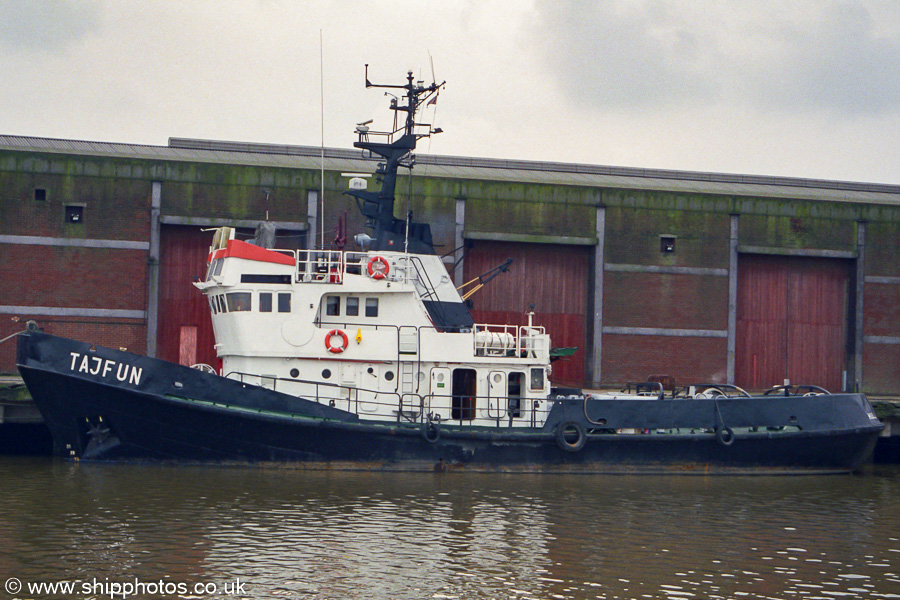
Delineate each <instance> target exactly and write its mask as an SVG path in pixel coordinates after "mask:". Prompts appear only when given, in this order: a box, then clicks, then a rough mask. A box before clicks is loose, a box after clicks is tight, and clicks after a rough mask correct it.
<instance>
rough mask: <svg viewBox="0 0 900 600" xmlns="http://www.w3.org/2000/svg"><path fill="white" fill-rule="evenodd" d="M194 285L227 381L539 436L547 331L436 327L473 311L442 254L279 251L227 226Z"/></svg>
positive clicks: (363, 410)
mask: <svg viewBox="0 0 900 600" xmlns="http://www.w3.org/2000/svg"><path fill="white" fill-rule="evenodd" d="M195 285H196V286H197V287H198V288H199V289H201V290H202V291H203V292H204V294H206V296H207V298H208V300H209V305H210V308H211V311H212V322H213V329H214V333H215V338H216V351H217V353H218V356H219V358H220V359H221V361H222V365H221V371H222V372H221V374H222V375H224V376H225V377H229V378H234V379H240V380H242V381H244V382H246V383H248V384H254V385H261V386H263V387H269V388H273V389H276V390H277V391H280V392H283V393H287V394H291V395H296V396H300V397H304V398H308V399H315V400H317V401H319V402H323V403H327V404H328V405H330V406H334V407H336V408H340V409H343V410H347V411H349V412H352V413H356V414H358V415H359V417H360V418H361V419H367V420H369V419H371V420H383V421H392V422H396V421H398V420H409V421H417V422H418V421H421V420H422V417H423V416H424V417H426V418H427V419H428V420H429V421H437V422H441V421H443V422H447V421H450V422H456V423H459V424H464V425H482V424H483V425H491V426H496V425H497V424H498V422H502V423H504V424H509V425H512V426H522V427H526V426H527V427H535V426H538V427H539V426H541V425H542V424H543V422H544V419H545V417H546V411H547V410H548V409H549V406H548V404H549V403H548V402H546V398H547V396H548V394H549V393H550V383H549V374H550V339H549V336H548V335H547V334H546V333H545V332H544V329H543V327H537V326H511V325H474V326H472V327H464V328H459V327H456V328H447V327H442V326H441V324H440V323H435V319H434V318H433V316H434V311H441V310H461V309H462V310H464V308H463V304H462V303H463V300H462V298H461V297H460V295H459V293H458V292H457V290H456V288H455V287H454V286H453V284H452V282H451V279H450V277H449V275H448V273H447V270H446V268H445V267H444V264H443V263H442V262H441V259H440V257H438V256H436V255H423V254H406V253H402V252H391V251H368V252H349V251H346V252H344V251H316V250H268V249H264V248H261V247H259V246H256V245H254V244H250V243H247V242H243V241H240V240H237V239H235V237H234V230H233V229H231V228H228V227H222V228H219V229H218V230H216V234H215V238H214V241H213V245H212V247H211V248H210V261H209V269H208V273H207V277H206V281H203V282H198V283H195ZM429 303H430V304H429ZM426 304H429V306H426ZM429 307H430V308H431V311H432V312H431V313H430V312H429ZM529 321H530V317H529Z"/></svg>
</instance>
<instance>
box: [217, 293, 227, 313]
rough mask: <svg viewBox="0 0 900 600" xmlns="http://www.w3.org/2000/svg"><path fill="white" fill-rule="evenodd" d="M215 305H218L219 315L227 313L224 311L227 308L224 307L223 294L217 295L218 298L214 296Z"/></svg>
mask: <svg viewBox="0 0 900 600" xmlns="http://www.w3.org/2000/svg"><path fill="white" fill-rule="evenodd" d="M216 304H218V305H219V312H220V313H223V312H228V311H227V310H226V309H227V307H226V306H225V295H224V294H219V295H218V296H216Z"/></svg>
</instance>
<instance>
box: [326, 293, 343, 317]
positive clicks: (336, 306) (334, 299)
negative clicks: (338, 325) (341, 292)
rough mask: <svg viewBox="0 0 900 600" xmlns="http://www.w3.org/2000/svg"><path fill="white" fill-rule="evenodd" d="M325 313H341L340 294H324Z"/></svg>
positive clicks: (331, 315) (336, 314) (334, 315)
mask: <svg viewBox="0 0 900 600" xmlns="http://www.w3.org/2000/svg"><path fill="white" fill-rule="evenodd" d="M325 314H326V315H328V316H329V317H336V316H338V315H340V314H341V297H340V296H325Z"/></svg>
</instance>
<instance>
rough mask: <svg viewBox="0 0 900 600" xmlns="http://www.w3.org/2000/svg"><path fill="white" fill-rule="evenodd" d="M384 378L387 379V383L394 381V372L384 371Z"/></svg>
mask: <svg viewBox="0 0 900 600" xmlns="http://www.w3.org/2000/svg"><path fill="white" fill-rule="evenodd" d="M384 378H385V379H387V380H388V381H393V380H394V372H393V371H385V372H384Z"/></svg>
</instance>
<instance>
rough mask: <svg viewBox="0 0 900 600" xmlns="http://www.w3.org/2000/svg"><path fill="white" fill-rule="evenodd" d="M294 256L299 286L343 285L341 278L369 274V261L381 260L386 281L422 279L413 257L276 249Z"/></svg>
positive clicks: (338, 251)
mask: <svg viewBox="0 0 900 600" xmlns="http://www.w3.org/2000/svg"><path fill="white" fill-rule="evenodd" d="M275 252H281V253H283V254H287V255H289V256H293V257H294V260H295V262H296V264H297V273H296V280H297V281H298V282H302V283H343V282H344V275H345V274H350V275H368V270H369V264H370V263H371V262H372V261H376V262H380V261H384V264H386V265H387V272H386V274H385V276H384V279H385V280H386V281H391V282H399V283H411V282H416V281H419V280H420V279H421V274H420V271H421V269H420V268H418V267H417V265H416V264H415V259H414V257H412V256H405V255H404V256H390V257H388V256H382V255H379V254H378V253H371V252H343V251H341V250H275Z"/></svg>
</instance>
